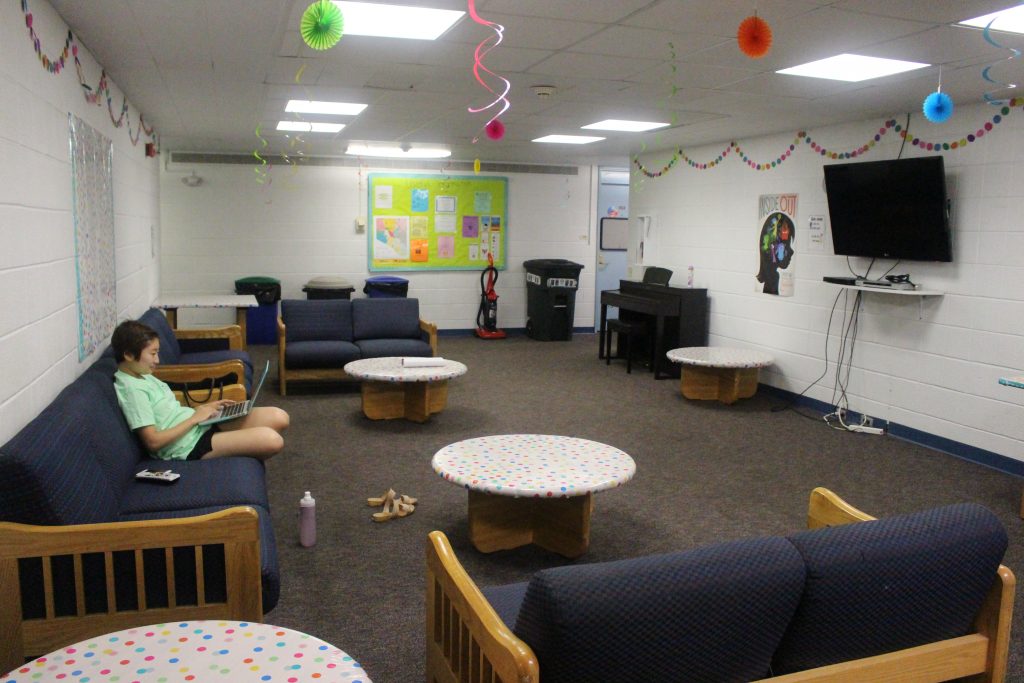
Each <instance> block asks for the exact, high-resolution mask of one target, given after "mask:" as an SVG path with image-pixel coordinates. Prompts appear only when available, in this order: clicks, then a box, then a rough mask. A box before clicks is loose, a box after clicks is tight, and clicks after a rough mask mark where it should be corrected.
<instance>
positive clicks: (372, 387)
mask: <svg viewBox="0 0 1024 683" xmlns="http://www.w3.org/2000/svg"><path fill="white" fill-rule="evenodd" d="M362 395H363V414H364V415H366V417H368V418H370V419H371V420H393V419H395V418H400V417H404V418H405V419H407V420H411V421H413V422H426V421H427V420H428V419H429V418H430V416H431V415H433V414H434V413H439V412H441V411H442V410H444V407H445V405H447V403H448V380H446V379H444V380H440V381H437V382H403V383H398V382H373V381H369V380H364V381H363V384H362Z"/></svg>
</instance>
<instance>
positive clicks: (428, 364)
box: [402, 357, 448, 368]
mask: <svg viewBox="0 0 1024 683" xmlns="http://www.w3.org/2000/svg"><path fill="white" fill-rule="evenodd" d="M447 362H448V361H446V360H445V359H444V358H416V357H407V358H403V359H402V367H406V368H440V367H444V365H445V363H447Z"/></svg>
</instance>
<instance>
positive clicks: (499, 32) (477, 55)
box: [468, 0, 512, 143]
mask: <svg viewBox="0 0 1024 683" xmlns="http://www.w3.org/2000/svg"><path fill="white" fill-rule="evenodd" d="M469 16H470V17H471V18H472V19H473V21H475V22H476V23H478V24H482V25H484V26H489V27H490V28H492V29H494V33H495V35H494V36H492V37H489V38H485V39H484V40H482V41H480V44H479V45H477V46H476V50H474V51H473V77H474V78H476V80H477V83H479V84H480V85H482V86H483V87H485V88H487V90H488V92H490V93H491V94H493V95H497V97H495V99H494V101H493V102H491V103H490V104H488V105H487V106H484V107H479V108H473V107H468V110H469V113H471V114H479V113H480V112H482V111H487V110H488V109H490V108H492V107H496V106H498V103H499V102H500V103H501V105H502V106H501V111H499V112H498V113H497V114H495V115H494V116H492V117H491V118H490V119H488V120H487V123H485V124H484V130H485V131H487V132H488V137H490V138H491V139H492V140H499V139H501V137H502V136H503V135H504V134H505V126H504V124H502V123H501V121H498V117H500V116H501V115H502V114H504V113H505V112H506V111H508V108H509V107H510V106H512V105H511V103H510V102H509V101H508V93H509V91H510V90H511V89H512V84H511V83H509V81H508V79H506V78H503V77H501V76H499V75H498V74H496V73H494V72H493V71H491V70H490V69H488V68H487V67H486V66H484V57H485V56H486V55H487V53H488V52H490V51H491V50H493V49H494V48H496V47H498V46H499V45H501V41H502V38H503V36H504V34H505V27H504V26H502V25H501V24H498V23H495V22H493V21H487V20H486V19H483V18H481V17H480V15H479V14H477V13H476V2H475V0H469ZM492 40H493V41H494V42H493V44H490V45H489V44H488V43H490V42H491V41H492ZM481 71H483V72H485V73H488V74H490V75H491V76H493V77H494V78H497V79H498V80H500V81H501V82H502V83H504V84H505V89H504V90H503V91H502V92H501V94H500V95H499V94H498V93H497V91H496V90H495V89H494V88H492V87H491V86H489V85H488V84H487V81H485V80H484V79H483V77H481V75H480V72H481ZM495 123H497V124H500V132H498V128H499V127H498V126H497V125H492V124H495ZM496 134H497V136H496V137H495V135H496ZM479 139H480V134H479V133H477V134H476V135H475V136H474V137H473V142H474V143H475V142H476V141H477V140H479Z"/></svg>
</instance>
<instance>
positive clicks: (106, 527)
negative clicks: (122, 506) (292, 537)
mask: <svg viewBox="0 0 1024 683" xmlns="http://www.w3.org/2000/svg"><path fill="white" fill-rule="evenodd" d="M204 545H221V546H223V547H224V571H225V587H226V599H225V601H224V602H216V603H211V602H207V601H206V599H205V590H204V587H205V573H204V569H203V555H202V546H204ZM181 546H191V547H193V548H195V558H196V559H195V574H196V577H195V580H196V586H195V588H196V590H195V594H196V596H197V601H196V604H194V605H178V604H177V600H176V596H175V585H176V584H175V574H174V561H173V556H172V552H173V548H176V547H181ZM151 548H156V549H162V550H163V551H164V566H165V571H166V575H167V578H166V581H167V607H159V608H147V606H146V591H145V585H146V584H145V580H146V576H145V564H144V563H143V560H142V552H143V550H148V549H151ZM118 551H131V552H134V554H135V582H134V586H135V592H136V595H137V596H138V609H135V610H118V609H117V607H116V601H115V590H114V586H115V581H114V564H113V563H114V558H113V553H115V552H118ZM92 553H102V554H103V559H104V564H105V572H104V573H105V576H106V587H107V590H106V592H107V610H106V611H105V612H99V613H89V614H87V613H86V611H85V610H86V607H85V606H86V602H85V586H84V583H85V582H84V577H83V562H82V556H83V555H86V554H92ZM68 555H70V556H71V557H72V560H73V563H74V582H75V596H74V597H75V610H76V613H75V614H74V615H71V616H57V615H56V614H55V607H54V605H55V598H54V585H53V564H52V563H53V558H54V557H57V556H68ZM23 558H40V559H41V560H42V568H43V593H44V596H43V597H44V603H45V615H44V616H43V617H41V618H39V619H23V617H22V603H21V587H20V580H19V565H18V560H19V559H23ZM262 618H263V592H262V584H261V582H260V533H259V517H258V515H257V513H256V511H255V510H253V509H252V508H250V507H244V506H242V507H234V508H229V509H227V510H221V511H219V512H214V513H210V514H207V515H199V516H196V517H183V518H179V519H159V520H146V521H137V522H111V523H104V524H79V525H67V526H35V525H28V524H15V523H11V522H0V633H2V634H3V636H2V638H0V674H2V673H3V672H7V671H10V670H12V669H14V668H16V667H19V666H21V665H22V664H23V663H24V661H25V658H26V657H38V656H40V655H44V654H46V653H49V652H52V651H54V650H56V649H59V648H61V647H64V646H66V645H70V644H72V643H76V642H78V641H81V640H85V639H87V638H91V637H94V636H98V635H102V634H104V633H110V632H112V631H119V630H121V629H126V628H131V627H135V626H145V625H148V624H156V623H164V622H168V621H190V620H196V619H230V620H236V621H260V620H261V619H262Z"/></svg>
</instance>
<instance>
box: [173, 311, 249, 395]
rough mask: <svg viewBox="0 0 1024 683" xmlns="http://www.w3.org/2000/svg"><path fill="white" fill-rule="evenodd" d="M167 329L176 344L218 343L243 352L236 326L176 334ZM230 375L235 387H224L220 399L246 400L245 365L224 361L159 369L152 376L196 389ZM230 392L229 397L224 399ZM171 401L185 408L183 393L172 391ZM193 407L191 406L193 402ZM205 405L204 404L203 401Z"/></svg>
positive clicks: (191, 330)
mask: <svg viewBox="0 0 1024 683" xmlns="http://www.w3.org/2000/svg"><path fill="white" fill-rule="evenodd" d="M170 322H171V320H170V317H169V316H168V323H170ZM171 328H172V330H173V331H174V336H175V338H176V339H178V340H179V341H180V340H193V339H205V340H209V339H222V340H225V341H227V343H228V349H229V350H232V351H241V350H243V349H245V343H244V339H243V338H242V328H241V327H239V326H238V325H225V326H223V327H204V328H198V329H184V330H179V329H176V328H175V327H174V325H173V324H171ZM232 373H233V374H234V375H235V377H237V378H238V381H239V384H228V385H225V386H224V392H225V395H224V398H230V399H231V400H234V401H244V400H245V399H246V398H247V396H246V391H245V364H244V363H242V361H240V360H237V359H236V360H225V361H219V362H217V363H182V364H178V365H161V366H159V367H158V368H157V369H156V370H155V371H154V372H153V375H154V376H155V377H156V378H157V379H159V380H161V381H163V382H174V383H178V384H181V383H184V382H190V383H194V384H195V385H196V386H197V387H200V386H203V383H204V382H206V381H207V380H209V379H211V378H212V379H215V380H216V379H217V378H219V377H223V376H224V375H227V374H232ZM239 388H241V395H239V393H238V389H239ZM228 392H230V395H228ZM218 396H219V392H215V396H214V397H213V399H216V398H217V397H218ZM174 397H175V398H176V399H178V402H179V403H181V404H182V405H185V398H184V395H183V392H181V391H175V392H174ZM193 403H195V402H194V401H193ZM203 403H205V401H203Z"/></svg>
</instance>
